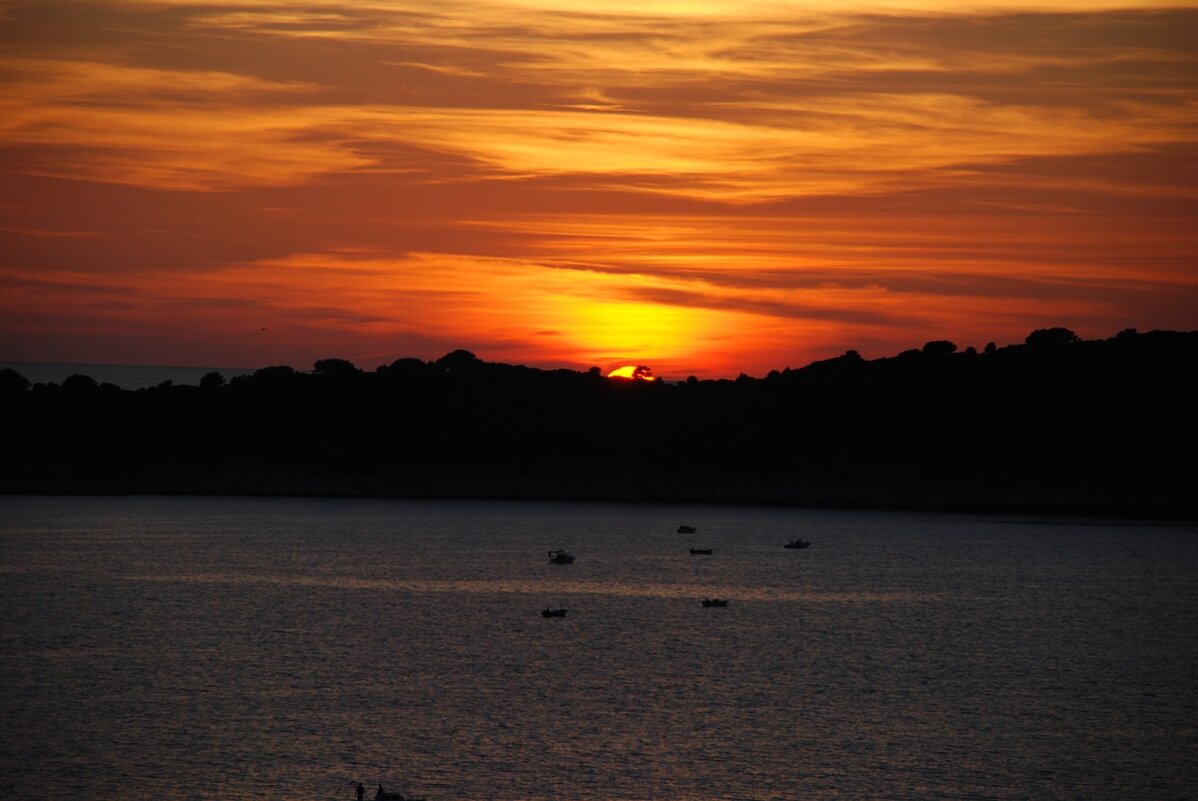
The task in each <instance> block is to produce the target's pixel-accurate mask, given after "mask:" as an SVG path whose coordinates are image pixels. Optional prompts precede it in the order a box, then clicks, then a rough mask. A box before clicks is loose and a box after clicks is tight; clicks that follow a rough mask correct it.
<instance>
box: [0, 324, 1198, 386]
mask: <svg viewBox="0 0 1198 801" xmlns="http://www.w3.org/2000/svg"><path fill="white" fill-rule="evenodd" d="M1060 328H1063V327H1062V326H1046V327H1045V329H1060ZM1037 330H1043V329H1037ZM1066 330H1070V329H1066ZM1123 331H1132V332H1134V333H1136V334H1151V333H1181V334H1185V333H1192V331H1184V330H1182V331H1166V330H1162V329H1153V330H1150V331H1139V330H1138V329H1136V328H1134V327H1132V328H1128V329H1123ZM1123 331H1118V332H1113V333H1111V334H1110V335H1109V336H1106V337H1094V338H1093V339H1088V338H1086V337H1081V336H1079V337H1078V341H1079V342H1087V341H1103V340H1107V339H1112V338H1115V337H1117V336H1118V335H1119V334H1121V333H1123ZM1031 333H1032V332H1028V334H1029V335H1030V334H1031ZM1072 333H1076V332H1072ZM1026 338H1027V335H1025V336H1024V338H1022V339H1020V340H1018V341H1015V342H1003V343H999V342H993V340H989V341H988V342H987V343H983V344H981V345H975V344H972V343H971V344H966V345H962V344H961V343H959V342H955V341H953V340H947V341H949V342H952V344H953V345H954V346H955V350H954V351H953V353H954V354H963V353H965V352H966V351H967V350H968V349H969V348H973V349H975V350H976V351H977V352H978V353H979V354H980V353H982V352H983V350H984V348H985V346H986V344H989V343H990V342H993V344H994V345H995V347H996V348H997V349H999V350H1001V349H1003V348H1008V347H1015V346H1020V345H1024V344H1026ZM933 341H944V340H929V342H933ZM926 344H928V343H927V342H925V343H920V344H919V345H913V346H912V347H909V348H903V349H901V350H897V351H894V352H890V353H885V354H880V355H871V354H865V353H861V352H860V350H858V349H856V348H849V349H846V350H845V351H844V352H842V353H837V354H834V355H832V356H828V357H825V358H820V359H813V360H812V361H809V362H805V363H803V364H797V365H796V364H789V365H781V366H775V367H772V368H770V369H768V370H766V371H765V372H763V373H760V374H754V373H748V372H746V371H743V370H742V371H738V372H735V373H729V374H725V375H709V376H695V377H696V378H700V380H704V381H707V380H711V381H720V380H729V379H735V378H737V377H739V376H742V375H745V376H748V377H749V378H753V379H761V378H765V377H766V376H767V375H768V373H770V372H773V371H784V370H801V369H803V368H805V367H808V366H810V365H812V364H815V363H816V362H821V361H826V360H827V359H835V358H838V357H840V356H843V355H845V354H847V353H849V352H855V353H857V354H858V355H859V356H860V357H861V358H862V359H863V360H865V361H876V360H880V359H888V358H894V357H896V356H899V355H901V354H903V353H907V352H910V351H912V350H921V349H922V347H923V346H924V345H926ZM461 350H467V351H468V350H469V349H467V348H454V349H452V350H450V351H446V352H445V353H441V354H438V355H435V356H431V357H422V356H417V355H414V354H408V355H405V356H398V357H396V358H395V359H392V360H391V361H388V362H382V363H379V364H371V365H366V364H361V363H358V362H355V361H354V360H352V359H345V358H344V357H340V356H323V357H320V358H319V359H316V360H314V361H313V363H312V364H311V365H308V366H298V365H295V364H287V363H276V364H264V365H261V366H258V367H230V366H223V367H221V366H213V365H194V364H190V365H189V364H105V363H96V362H22V361H17V360H13V359H8V360H6V359H0V369H5V368H9V369H16V367H18V366H27V367H36V368H54V367H61V368H104V369H103V371H102V372H105V373H108V374H110V375H111V371H120V370H144V371H147V373H148V371H153V370H158V371H162V374H163V375H166V374H167V373H169V371H188V372H190V373H194V375H190V376H188V378H190V379H194V383H196V384H198V383H199V379H200V378H202V377H203V374H204V373H205V372H218V373H221V374H222V375H223V376H224V378H226V379H228V378H230V377H231V376H232V375H251V374H253V373H255V372H257V371H259V370H265V369H269V368H272V367H288V368H291V369H293V370H295V371H296V372H297V373H313V372H315V364H316V362H319V361H322V360H324V359H331V360H343V361H347V362H349V363H350V364H352V365H353V366H354V367H355V368H356V369H358V370H360V371H362V372H365V373H371V372H375V371H377V370H380V369H382V368H385V367H388V366H390V365H391V364H392V363H394V362H395V361H398V360H401V359H416V360H418V361H421V362H424V363H425V364H433V363H435V362H436V361H438V360H439V359H441V358H442V357H444V356H447V355H449V354H451V353H454V352H457V351H461ZM469 352H470V353H472V354H473V355H474V356H475V357H476V358H477V359H479V361H482V362H486V363H491V364H504V365H508V366H515V367H528V368H532V369H536V370H547V371H548V370H572V371H576V372H587V371H588V370H591V369H595V368H597V369H599V370H600V372H601V374H602V375H604V376H605V377H607V378H613V377H614V378H624V377H627V376H625V375H622V374H616V375H612V374H611V372H612V371H611V370H610V369H605V368H603V367H601V366H599V365H586V366H571V365H560V364H556V365H555V364H529V363H523V362H505V361H503V360H499V359H491V358H488V357H487V356H486V354H478V353H474V352H473V351H469ZM636 367H637V365H631V364H629V365H616V368H623V372H629V371H633V370H634V368H636ZM644 367H648V368H649V370H650V375H651V376H653V377H652V378H650V379H649V380H651V381H662V382H665V383H671V382H673V383H678V382H684V381H686V380H687V378H689V377H691V376H692V375H694V374H693V373H692V374H687V375H677V374H663V373H662V372H661V371H659V370H658V369H657V368H656V367H654V366H653V365H644ZM16 371H17V372H18V373H21V371H20V370H16ZM36 372H37V373H39V374H41V375H42V376H45V375H49V374H51V372H52V371H49V370H44V369H43V370H38V371H36ZM617 372H619V370H617ZM53 374H54V375H62V376H63V379H65V378H66V377H68V376H69V375H70V373H67V372H64V371H62V370H59V371H56V372H53ZM79 374H80V375H86V376H89V377H91V378H94V379H96V380H97V383H104V381H103V380H101V379H99V378H97V376H96V375H91V374H89V373H86V372H82V373H79ZM22 375H24V377H25V378H26V379H28V380H29V381H30V383H31V384H36V383H61V382H62V380H63V379H58V380H57V381H52V380H49V379H46V380H42V381H40V382H39V381H38V380H34V379H33V378H31V377H30V376H29V375H25V374H24V373H22ZM110 383H117V382H116V381H110ZM138 383H139V386H135V387H129V386H121V385H120V384H117V385H118V386H121V388H122V389H137V388H141V387H151V386H156V385H157V384H159V383H161V379H139V380H138ZM173 383H176V384H180V383H184V382H183V381H179V380H174V381H173Z"/></svg>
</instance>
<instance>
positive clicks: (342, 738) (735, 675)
mask: <svg viewBox="0 0 1198 801" xmlns="http://www.w3.org/2000/svg"><path fill="white" fill-rule="evenodd" d="M680 524H687V525H690V526H694V527H695V528H696V531H695V532H694V533H688V534H680V533H678V527H679V525H680ZM796 538H803V539H806V540H808V541H810V542H811V543H812V544H811V546H810V547H809V548H807V549H804V550H798V549H793V550H791V549H785V548H783V547H782V546H783V545H784V544H785V543H787V542H789V541H790V540H793V539H796ZM691 547H695V548H710V549H711V550H712V554H711V555H692V554H690V552H689V549H690V548H691ZM558 548H562V549H565V550H567V551H568V552H570V553H571V554H573V555H574V556H575V557H576V559H575V561H574V563H573V564H568V565H555V564H550V562H549V559H548V552H549V551H552V550H555V549H558ZM708 598H720V599H726V600H727V601H728V603H727V606H726V607H705V606H704V605H703V604H702V601H703V600H704V599H708ZM559 608H560V609H566V610H567V613H566V615H565V616H564V617H545V616H544V615H543V611H544V610H546V609H559ZM0 610H2V612H3V614H2V616H0V688H2V689H0V727H2V728H0V731H2V732H3V734H2V735H0V797H3V798H11V799H25V798H41V797H51V796H52V797H56V798H70V799H76V800H78V799H122V800H123V801H138V800H139V799H146V800H147V801H148V800H149V799H165V798H169V799H172V800H177V799H232V800H236V799H263V798H269V799H297V800H299V799H321V800H322V801H323V800H324V799H328V800H330V801H332V800H334V799H343V800H345V801H349V799H353V798H354V789H355V784H354V783H355V782H358V781H360V782H362V783H363V784H364V785H365V787H366V794H367V797H368V798H370V797H373V796H374V794H375V792H376V791H377V787H378V786H379V785H382V787H383V788H385V789H386V790H387V791H389V792H399V793H403V794H404V795H405V796H407V797H409V798H411V797H418V798H425V799H428V801H455V800H459V799H460V800H463V801H464V800H467V799H469V800H470V801H489V800H492V799H493V800H494V801H542V800H544V801H549V799H553V800H554V801H591V800H593V801H717V799H719V800H739V799H744V800H745V801H748V800H749V799H753V800H754V801H757V800H760V801H766V800H767V799H786V800H787V801H790V800H791V799H796V800H797V799H804V800H807V801H819V800H822V799H1035V800H1037V801H1039V800H1048V799H1079V800H1080V799H1086V800H1087V801H1093V800H1095V799H1112V800H1114V799H1118V800H1119V801H1128V800H1129V799H1145V800H1146V801H1147V800H1151V801H1177V799H1195V798H1198V667H1196V665H1198V535H1196V533H1195V530H1194V523H1192V522H1189V523H1186V522H1180V523H1178V522H1161V521H1126V520H1124V521H1105V520H1088V519H1065V518H1039V517H1036V518H1033V517H1023V516H1013V517H1012V516H994V515H981V514H976V515H972V514H926V513H905V512H883V511H827V510H811V509H790V508H769V507H754V506H707V505H671V504H653V505H635V504H619V503H567V502H516V501H511V502H498V501H495V502H482V501H477V502H476V501H408V500H330V499H295V498H222V497H137V496H134V497H21V496H5V497H0Z"/></svg>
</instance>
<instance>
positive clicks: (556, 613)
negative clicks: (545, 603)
mask: <svg viewBox="0 0 1198 801" xmlns="http://www.w3.org/2000/svg"><path fill="white" fill-rule="evenodd" d="M565 616H566V610H565V609H550V608H549V607H545V608H544V609H543V610H541V617H565Z"/></svg>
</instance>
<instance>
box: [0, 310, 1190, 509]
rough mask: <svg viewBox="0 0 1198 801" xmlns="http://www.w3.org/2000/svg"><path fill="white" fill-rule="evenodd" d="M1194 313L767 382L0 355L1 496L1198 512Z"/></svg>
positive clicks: (848, 361)
mask: <svg viewBox="0 0 1198 801" xmlns="http://www.w3.org/2000/svg"><path fill="white" fill-rule="evenodd" d="M1196 367H1198V332H1189V333H1176V332H1165V331H1155V332H1151V333H1147V334H1138V333H1136V332H1135V331H1132V330H1129V331H1125V332H1122V333H1120V334H1119V335H1118V336H1116V337H1114V338H1112V339H1107V340H1095V341H1081V340H1078V339H1077V337H1076V336H1074V335H1073V333H1072V332H1071V331H1068V330H1066V329H1061V328H1057V329H1045V330H1040V331H1036V332H1033V333H1032V334H1031V335H1029V336H1028V338H1027V341H1026V342H1025V344H1022V345H1013V346H1010V347H1004V348H994V347H993V346H988V347H987V349H986V351H985V352H982V353H978V352H976V351H974V350H973V349H972V348H970V349H968V350H967V351H965V352H957V349H956V347H955V346H954V345H953V344H952V343H951V342H929V343H928V344H927V345H925V346H924V347H923V349H921V350H912V351H907V352H905V353H901V354H899V355H897V356H894V357H891V358H884V359H876V360H873V361H869V360H865V359H862V358H861V357H860V356H858V355H857V354H856V353H855V352H853V351H850V352H848V353H846V354H845V355H843V356H840V357H838V358H835V359H829V360H827V361H821V362H816V363H814V364H811V365H808V366H807V367H804V368H801V369H797V370H789V369H788V370H783V371H781V372H778V371H775V372H771V373H770V374H769V375H768V376H767V377H765V378H762V379H753V378H749V377H746V376H742V377H741V378H739V379H737V380H735V381H728V380H720V381H696V380H694V379H689V380H687V381H685V382H682V383H666V382H660V381H659V382H652V383H651V382H642V381H620V380H612V379H607V378H604V377H603V376H601V375H600V374H599V372H598V370H596V369H592V370H590V371H588V372H586V373H579V372H575V371H570V370H538V369H532V368H528V367H521V366H512V365H506V364H497V363H488V362H483V361H480V360H479V359H477V358H475V356H474V355H473V354H471V353H469V352H466V351H455V352H453V353H450V354H448V355H447V356H445V357H443V358H441V359H439V360H437V361H435V362H423V361H420V360H417V359H400V360H397V361H395V362H393V363H392V364H390V365H387V366H384V367H379V368H378V369H377V370H375V371H374V372H364V371H362V370H359V369H358V368H356V367H355V366H354V365H353V364H351V363H349V362H347V361H344V360H341V359H325V360H321V361H318V362H317V363H316V365H315V369H314V370H313V371H312V372H310V373H304V372H297V371H295V370H293V369H292V368H290V367H269V368H266V369H263V370H259V371H257V372H256V373H254V374H253V375H247V376H239V377H237V378H235V379H233V380H232V381H228V382H226V381H224V379H223V378H222V377H221V376H219V375H217V374H210V375H208V376H207V377H205V379H204V380H203V381H202V382H201V385H200V386H198V387H194V386H172V385H162V386H159V387H155V388H151V389H146V390H138V391H124V390H121V389H118V388H116V387H114V386H112V385H97V384H96V382H95V381H93V380H91V379H90V378H87V377H84V376H72V377H71V378H68V379H67V380H66V381H64V382H63V383H62V384H61V385H55V384H44V385H43V384H39V385H36V386H33V387H30V386H29V385H28V382H27V381H25V380H24V379H23V378H22V377H21V376H19V375H17V374H15V373H13V372H12V371H11V370H7V371H2V372H0V399H2V400H3V404H4V410H5V411H4V415H3V427H4V428H3V435H4V439H5V442H6V447H5V453H6V455H5V457H4V466H3V472H2V475H0V481H2V485H0V488H2V489H3V491H5V492H10V493H11V492H63V493H76V492H85V493H91V492H101V493H112V492H116V493H142V492H172V493H253V494H276V493H279V494H334V495H381V496H414V497H425V496H429V497H455V496H471V497H551V498H561V497H571V498H628V499H646V500H648V499H658V500H669V499H676V500H712V501H751V502H778V503H799V504H818V505H885V506H912V507H916V506H917V507H929V508H976V509H1003V510H1044V511H1050V510H1057V511H1086V512H1095V513H1120V514H1160V515H1172V514H1191V513H1193V512H1195V510H1196V509H1198V503H1196V502H1195V492H1194V490H1193V487H1194V486H1195V478H1196V473H1198V471H1196V469H1195V466H1194V461H1195V460H1194V456H1193V454H1194V443H1195V441H1196V438H1195V422H1194V414H1193V412H1192V406H1193V400H1192V397H1193V396H1192V392H1191V390H1190V388H1189V384H1190V383H1191V379H1192V376H1193V375H1194V374H1195V368H1196Z"/></svg>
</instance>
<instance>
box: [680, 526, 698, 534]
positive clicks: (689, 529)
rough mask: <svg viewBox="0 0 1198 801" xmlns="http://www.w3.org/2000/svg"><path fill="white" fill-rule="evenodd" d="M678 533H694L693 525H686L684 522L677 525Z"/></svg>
mask: <svg viewBox="0 0 1198 801" xmlns="http://www.w3.org/2000/svg"><path fill="white" fill-rule="evenodd" d="M678 533H679V534H694V533H695V527H694V526H688V525H686V524H683V525H681V526H679V527H678Z"/></svg>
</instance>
